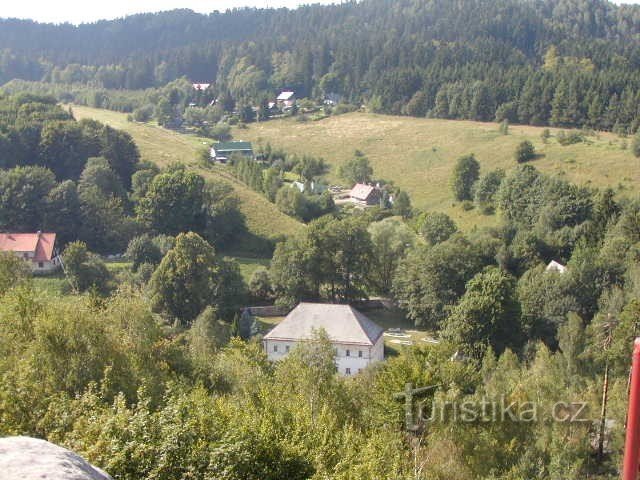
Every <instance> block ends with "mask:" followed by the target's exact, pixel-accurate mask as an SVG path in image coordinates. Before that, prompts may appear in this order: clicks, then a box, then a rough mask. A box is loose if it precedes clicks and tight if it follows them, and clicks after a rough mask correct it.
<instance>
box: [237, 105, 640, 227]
mask: <svg viewBox="0 0 640 480" xmlns="http://www.w3.org/2000/svg"><path fill="white" fill-rule="evenodd" d="M542 131H543V128H539V127H529V126H519V125H518V126H511V127H510V129H509V134H508V135H506V136H505V135H502V134H500V133H499V131H498V125H496V124H495V123H482V122H471V121H454V120H437V119H416V118H408V117H396V116H386V115H374V114H364V113H350V114H346V115H340V116H335V117H330V118H326V119H324V120H320V121H314V122H307V123H300V122H294V121H291V120H274V121H269V122H263V123H257V124H255V123H254V124H250V125H249V127H248V129H246V130H241V131H236V132H234V133H235V134H236V135H237V136H242V137H243V138H244V139H247V140H251V141H253V142H255V143H261V144H263V145H264V144H266V143H267V142H269V143H271V145H272V146H274V147H279V148H282V149H284V150H285V151H287V152H290V153H297V154H311V155H315V156H321V157H323V158H324V159H325V160H326V161H327V162H328V163H329V165H331V170H330V172H329V175H328V176H329V179H330V180H331V181H334V182H337V181H339V178H338V175H337V171H338V167H339V165H341V164H342V163H343V162H345V161H346V160H348V159H350V158H352V157H353V152H354V150H355V149H359V150H361V151H363V152H364V153H365V155H366V156H367V157H368V158H369V160H370V161H371V163H372V165H373V167H374V174H375V176H376V177H377V178H383V179H387V180H393V181H394V182H395V183H396V184H397V185H398V186H399V187H401V188H402V189H406V190H407V191H408V192H409V194H410V195H411V198H412V201H413V203H414V205H415V206H416V207H419V208H421V209H429V210H430V209H433V210H438V211H444V212H446V213H448V214H449V215H451V216H452V217H453V218H454V219H455V220H456V221H457V222H458V223H459V224H460V225H461V226H462V227H463V228H469V227H472V226H473V225H486V224H491V223H492V222H494V221H495V220H494V219H493V217H486V216H481V215H479V214H477V212H475V211H471V212H464V211H463V210H462V208H461V207H460V205H455V204H454V201H453V197H452V194H451V189H450V187H449V178H450V175H451V171H452V168H453V164H454V162H455V160H456V159H457V158H459V157H460V156H462V155H466V154H468V153H474V154H475V156H476V158H477V159H478V161H479V162H480V164H481V174H483V173H486V172H487V171H489V170H492V169H495V168H504V169H506V170H508V169H510V168H513V167H514V166H515V165H516V162H515V160H514V151H515V149H516V146H517V145H518V143H520V142H521V141H522V140H525V139H528V140H531V141H532V142H533V144H534V145H535V148H536V151H537V152H538V153H539V154H541V157H540V158H538V159H537V160H534V161H533V162H532V164H533V165H535V166H536V167H537V168H539V169H540V170H542V171H543V172H547V173H553V174H556V175H561V176H565V177H566V178H567V179H569V180H571V181H573V182H575V183H578V184H583V185H591V186H597V187H602V186H611V187H613V188H615V189H632V188H633V189H637V188H638V186H639V185H640V160H638V159H636V158H634V157H633V155H632V154H631V151H630V150H629V149H624V148H623V147H624V145H625V144H626V143H627V142H630V140H627V139H623V138H620V137H618V136H616V135H613V134H610V133H598V134H597V135H596V136H591V137H586V138H587V142H585V143H580V144H574V145H569V146H564V147H563V146H561V145H560V144H559V143H558V142H557V139H556V138H555V136H554V135H555V134H556V133H557V132H559V130H557V129H552V130H551V133H552V137H551V138H550V139H549V140H548V143H546V144H545V143H543V141H542V139H541V137H540V134H541V133H542Z"/></svg>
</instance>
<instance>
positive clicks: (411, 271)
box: [392, 235, 494, 328]
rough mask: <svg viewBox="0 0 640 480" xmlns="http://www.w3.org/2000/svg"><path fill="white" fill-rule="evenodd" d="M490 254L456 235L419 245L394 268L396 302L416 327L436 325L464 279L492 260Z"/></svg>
mask: <svg viewBox="0 0 640 480" xmlns="http://www.w3.org/2000/svg"><path fill="white" fill-rule="evenodd" d="M493 255H494V254H493V252H491V251H487V249H486V248H485V246H484V245H481V244H473V243H471V242H470V241H469V240H467V239H465V238H464V237H462V236H458V235H454V236H453V237H452V238H450V239H449V240H447V241H445V242H442V243H438V244H436V245H434V246H432V247H425V246H420V245H418V246H416V247H415V248H414V249H412V250H411V251H410V252H409V253H408V255H407V256H406V258H404V259H403V260H402V261H401V262H400V264H399V266H398V268H397V269H396V275H395V277H394V279H393V285H392V291H393V294H394V296H395V298H396V301H397V302H398V304H399V305H400V306H401V307H402V308H403V309H405V310H406V311H407V316H408V318H410V319H411V320H412V321H413V322H414V323H415V324H416V325H417V326H427V327H430V328H435V327H437V326H438V325H439V324H440V322H441V321H442V320H443V319H444V318H445V317H446V315H447V310H448V308H449V306H450V305H452V304H454V303H455V302H456V301H457V300H458V299H459V298H460V297H461V296H462V294H463V293H464V291H465V284H466V282H468V281H469V280H471V278H472V277H473V276H474V275H475V274H476V273H478V272H479V271H480V270H481V269H482V268H483V267H484V266H486V265H488V264H489V263H492V258H491V257H492V256H493Z"/></svg>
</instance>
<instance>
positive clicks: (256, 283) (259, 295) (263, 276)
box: [249, 267, 273, 301]
mask: <svg viewBox="0 0 640 480" xmlns="http://www.w3.org/2000/svg"><path fill="white" fill-rule="evenodd" d="M249 292H250V293H251V296H252V297H253V298H255V299H257V300H260V301H266V300H269V299H270V298H271V297H272V295H273V289H272V288H271V277H269V270H267V269H266V268H264V267H261V268H257V269H256V270H255V271H254V272H253V273H252V274H251V280H249Z"/></svg>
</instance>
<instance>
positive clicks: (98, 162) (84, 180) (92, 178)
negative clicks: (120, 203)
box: [78, 157, 127, 200]
mask: <svg viewBox="0 0 640 480" xmlns="http://www.w3.org/2000/svg"><path fill="white" fill-rule="evenodd" d="M91 188H96V189H97V190H98V191H99V192H100V194H101V195H102V196H104V197H111V196H113V197H117V198H120V199H122V200H124V199H126V198H127V195H126V191H125V189H124V186H123V184H122V182H121V181H120V177H118V175H117V174H116V172H114V171H113V169H112V168H111V166H110V165H109V162H108V161H107V159H106V158H104V157H94V158H90V159H88V160H87V163H86V165H85V167H84V169H83V170H82V174H81V175H80V179H79V180H78V190H79V191H80V192H82V191H86V190H88V189H91Z"/></svg>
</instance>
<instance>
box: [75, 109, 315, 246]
mask: <svg viewBox="0 0 640 480" xmlns="http://www.w3.org/2000/svg"><path fill="white" fill-rule="evenodd" d="M72 108H73V113H74V116H75V117H76V118H77V119H78V120H80V119H82V118H92V119H95V120H99V121H100V122H103V123H105V124H107V125H111V126H112V127H114V128H118V129H121V130H124V131H126V132H128V133H129V134H131V136H132V137H133V139H134V140H135V142H136V144H137V145H138V148H139V149H140V155H141V157H142V160H147V161H151V162H154V163H157V164H158V165H160V166H166V165H168V164H170V163H173V162H179V163H184V164H186V165H189V166H190V167H191V168H194V169H196V170H197V171H198V173H200V174H201V175H203V176H204V177H205V178H210V179H212V180H222V181H224V182H226V183H228V184H230V185H231V186H232V187H233V189H234V191H235V193H236V195H237V196H238V198H239V199H240V211H241V212H242V213H243V214H244V216H245V218H246V221H247V227H248V229H249V231H250V232H251V233H252V234H253V235H256V236H259V237H264V238H274V237H276V236H279V235H288V234H291V233H294V232H296V231H297V230H299V229H300V228H302V227H303V225H302V224H301V223H300V222H298V221H296V220H294V219H293V218H291V217H289V216H287V215H285V214H283V213H282V212H280V211H279V210H278V209H277V208H276V207H275V205H274V204H272V203H270V202H269V201H268V200H266V199H265V198H264V197H263V196H262V195H260V194H259V193H257V192H254V191H253V190H251V189H250V188H249V187H247V186H246V185H244V184H243V183H241V182H239V181H238V180H236V179H235V178H234V177H233V176H232V175H231V174H230V173H229V172H228V171H227V170H226V169H225V168H223V167H217V168H213V169H203V168H201V167H200V166H198V165H197V163H196V158H197V154H198V150H199V149H202V148H203V143H205V144H209V143H210V141H209V140H206V139H203V138H198V137H196V136H193V135H183V134H180V133H177V132H174V131H171V130H167V129H165V128H162V127H158V126H154V125H150V124H140V123H134V122H128V121H127V117H126V115H124V114H122V113H117V112H112V111H108V110H101V109H96V108H87V107H81V106H73V107H72ZM243 248H250V245H240V246H239V250H242V249H243Z"/></svg>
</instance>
